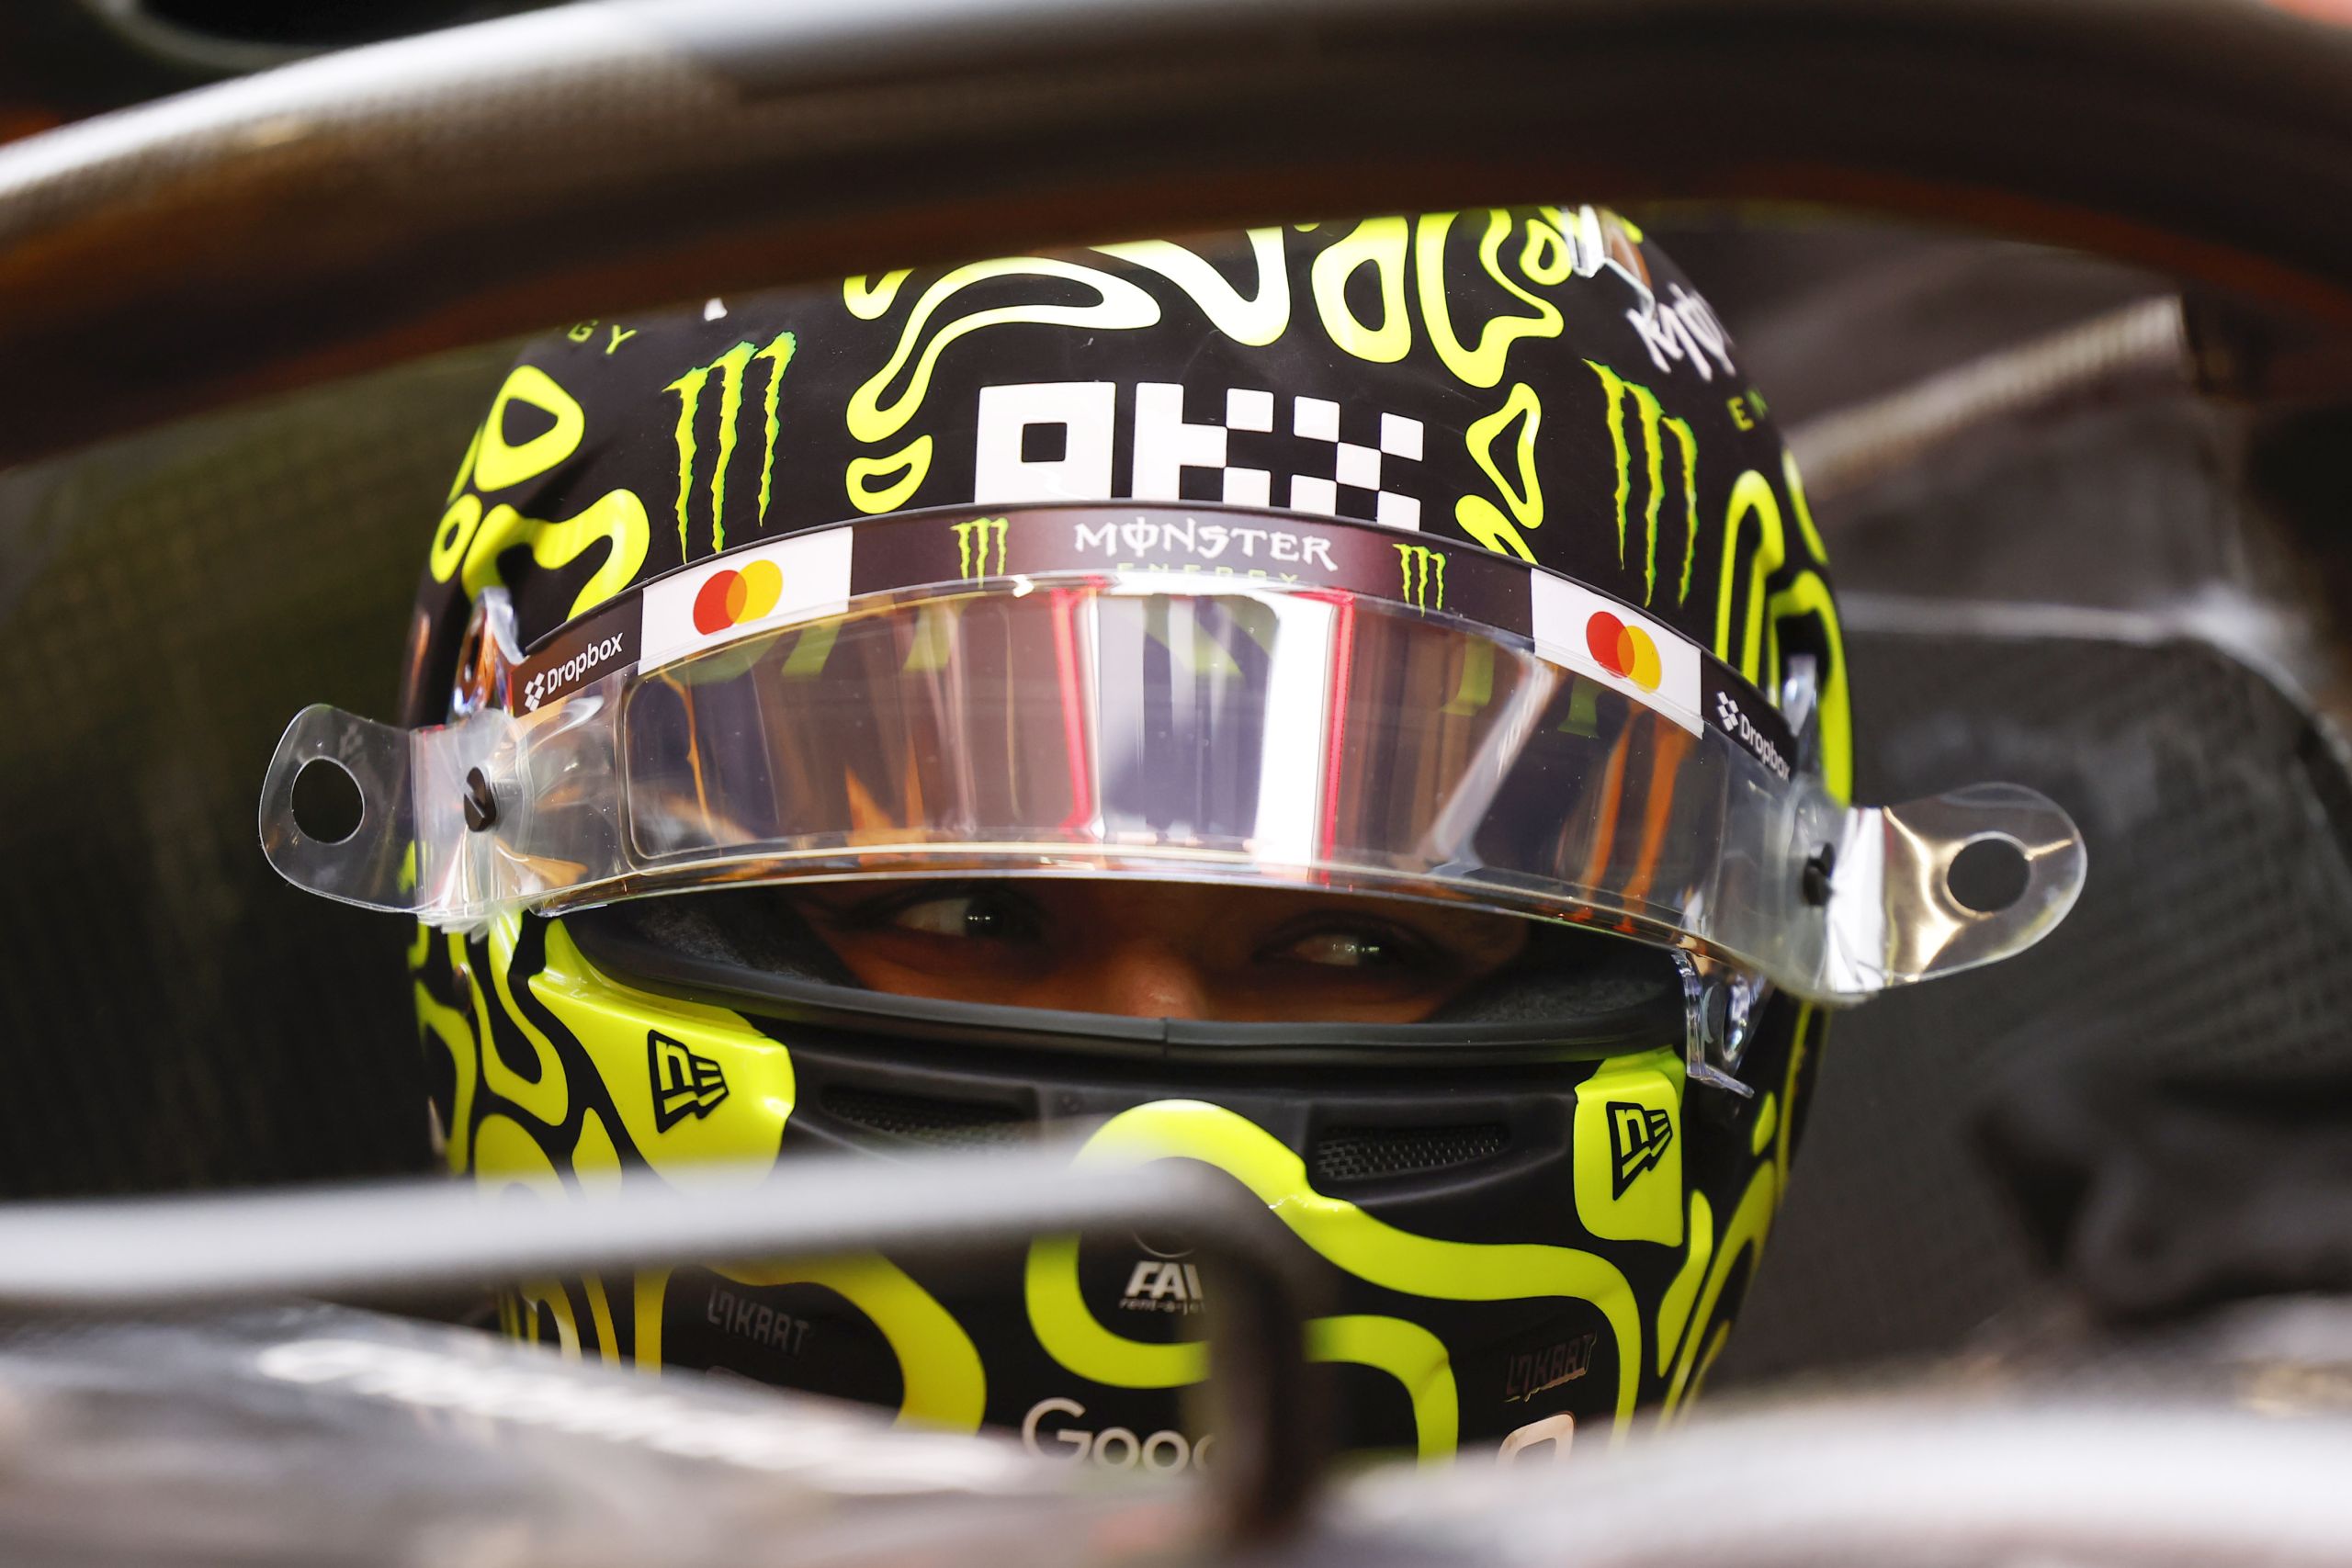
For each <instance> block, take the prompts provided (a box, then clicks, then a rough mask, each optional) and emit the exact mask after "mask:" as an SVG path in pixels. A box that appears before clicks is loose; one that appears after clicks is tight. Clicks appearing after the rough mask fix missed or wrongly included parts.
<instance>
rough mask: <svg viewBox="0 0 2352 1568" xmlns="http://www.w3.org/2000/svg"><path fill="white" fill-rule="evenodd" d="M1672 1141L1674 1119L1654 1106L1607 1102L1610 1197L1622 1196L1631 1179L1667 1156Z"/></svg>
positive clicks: (1619, 1101) (1630, 1183)
mask: <svg viewBox="0 0 2352 1568" xmlns="http://www.w3.org/2000/svg"><path fill="white" fill-rule="evenodd" d="M1673 1144H1674V1118H1673V1117H1671V1116H1669V1115H1668V1114H1667V1113H1666V1112H1665V1111H1661V1110H1659V1109H1658V1108H1657V1106H1654V1105H1638V1104H1634V1102H1632V1101H1630V1100H1611V1101H1610V1102H1609V1158H1610V1164H1611V1187H1612V1189H1613V1190H1612V1192H1611V1196H1612V1197H1618V1198H1623V1196H1624V1195H1625V1189H1626V1188H1628V1187H1631V1186H1632V1185H1633V1184H1634V1178H1635V1177H1638V1176H1640V1175H1641V1174H1642V1173H1643V1172H1644V1171H1645V1170H1648V1169H1649V1168H1651V1167H1653V1166H1655V1165H1657V1162H1658V1161H1660V1160H1662V1159H1664V1158H1665V1157H1666V1151H1667V1150H1668V1148H1670V1147H1672V1146H1673Z"/></svg>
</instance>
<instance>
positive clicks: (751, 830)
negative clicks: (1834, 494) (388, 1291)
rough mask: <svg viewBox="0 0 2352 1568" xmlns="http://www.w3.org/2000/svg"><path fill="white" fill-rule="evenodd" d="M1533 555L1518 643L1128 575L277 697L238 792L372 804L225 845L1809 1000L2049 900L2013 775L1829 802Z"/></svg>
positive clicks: (432, 902) (1982, 955)
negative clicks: (1032, 889) (476, 680)
mask: <svg viewBox="0 0 2352 1568" xmlns="http://www.w3.org/2000/svg"><path fill="white" fill-rule="evenodd" d="M1547 581H1556V580H1545V579H1542V578H1538V579H1536V592H1535V595H1534V600H1533V603H1534V604H1535V606H1536V609H1535V614H1536V616H1537V624H1536V626H1535V628H1534V629H1535V630H1536V631H1537V633H1538V634H1539V635H1538V636H1536V637H1525V636H1515V635H1512V634H1511V633H1510V632H1509V631H1505V630H1500V629H1497V628H1492V627H1488V626H1478V625H1476V624H1473V623H1471V622H1468V621H1465V620H1459V619H1453V618H1450V617H1448V616H1445V615H1436V614H1431V613H1429V612H1428V611H1427V610H1424V609H1420V608H1416V607H1410V606H1408V605H1407V604H1398V603H1391V602H1387V601H1384V600H1381V599H1376V598H1371V597H1366V596H1363V595H1361V594H1356V593H1351V592H1337V591H1332V590H1329V589H1327V588H1292V587H1276V586H1271V585H1267V584H1259V583H1253V584H1251V585H1250V586H1248V587H1246V588H1245V587H1227V586H1224V585H1223V584H1221V583H1219V582H1215V581H1204V580H1202V579H1201V578H1200V577H1198V576H1187V575H1185V574H1182V573H1170V572H1166V571H1159V570H1142V571H1136V570H1098V571H1093V572H1091V573H1088V574H1086V575H1084V576H1082V577H1081V576H1078V575H1075V574H1064V575H1058V576H1054V575H1049V576H1046V577H1043V578H1042V579H1040V580H1036V581H1032V580H1028V579H1018V580H1012V581H1007V582H1004V583H1003V584H1001V585H992V586H982V587H978V588H975V587H970V586H966V585H960V584H959V585H956V586H954V587H950V588H946V589H944V590H943V589H928V590H916V591H901V592H891V593H885V594H878V595H865V596H860V597H858V598H856V599H855V600H854V602H853V603H852V605H851V607H850V608H849V609H848V610H847V611H846V612H845V613H843V612H842V611H840V610H839V609H838V608H837V604H838V596H837V595H834V596H833V598H834V600H835V602H834V603H832V604H823V603H818V602H816V601H813V600H812V604H811V608H812V611H814V612H816V618H813V619H807V620H804V621H802V622H801V623H800V624H797V625H792V626H786V627H785V628H784V629H781V630H773V631H763V632H757V633H753V634H750V635H742V636H738V637H734V638H733V640H726V641H719V642H717V643H716V644H712V645H708V646H705V647H703V648H701V649H699V650H697V651H692V652H688V653H686V654H685V655H684V657H682V658H679V659H677V660H674V661H673V662H669V663H667V664H664V665H662V666H661V667H659V668H655V669H652V670H650V671H642V672H641V671H637V670H634V669H628V670H623V671H617V672H614V673H611V674H607V675H605V676H604V677H602V678H601V679H597V680H595V681H594V682H591V683H589V684H587V685H585V686H583V687H582V688H580V689H578V690H576V691H573V692H571V693H570V694H566V695H564V696H562V697H560V699H559V700H556V701H554V702H551V703H545V704H542V705H538V706H537V707H536V708H529V709H527V710H526V711H524V712H521V713H518V714H505V713H500V712H498V711H496V710H494V709H484V710H482V711H481V712H477V713H474V714H471V715H469V716H467V717H466V718H465V719H464V720H463V721H462V722H460V723H458V724H453V725H449V726H446V727H443V728H438V729H434V730H425V731H420V732H418V733H417V734H416V735H415V736H413V737H411V736H408V735H405V734H402V733H401V732H399V731H390V730H385V729H383V728H381V727H378V726H371V725H366V724H364V721H357V720H353V719H350V718H348V717H347V716H342V715H336V714H333V713H332V712H331V711H330V710H312V713H311V715H306V716H305V717H304V718H303V719H301V720H298V721H297V724H296V726H295V728H294V729H293V730H290V731H289V732H288V739H287V741H286V742H285V743H284V745H282V746H281V750H280V754H279V758H278V760H277V763H276V764H274V768H273V779H272V782H271V786H270V788H271V790H272V791H275V790H277V788H278V787H279V786H280V785H281V784H284V785H285V786H286V787H287V788H288V789H289V790H290V778H291V775H292V771H293V770H295V769H298V768H299V766H300V763H301V762H302V761H306V760H308V759H309V758H311V757H315V756H334V757H335V758H336V759H337V760H338V761H340V762H342V763H343V764H344V765H345V766H347V767H353V766H355V764H354V762H353V759H354V758H356V759H358V761H357V763H356V767H355V771H360V772H364V771H365V770H367V769H368V768H370V767H373V768H374V769H375V770H376V772H377V773H379V774H380V778H379V779H378V781H377V787H374V788H371V787H370V780H369V778H368V777H362V778H361V784H362V788H363V793H364V794H368V795H370V796H371V798H374V799H378V800H379V801H380V802H381V803H382V809H381V810H380V811H379V814H378V820H377V832H376V834H375V835H374V836H373V838H372V840H371V836H370V835H369V834H368V832H367V831H366V829H363V832H362V834H361V835H360V839H361V840H363V841H360V842H356V843H353V844H350V845H337V846H321V845H317V844H314V843H311V842H310V841H309V840H300V837H299V835H298V834H294V833H293V832H292V831H291V829H290V828H289V827H287V826H285V825H281V826H280V830H279V831H278V833H277V837H276V839H275V840H271V839H270V834H269V831H268V829H267V828H266V830H265V839H266V841H267V842H268V847H269V849H270V852H271V856H272V860H273V863H276V864H277V865H278V867H279V868H280V870H281V871H284V872H285V873H286V874H288V876H289V877H290V878H291V879H292V880H295V881H296V882H298V883H300V885H302V886H310V887H311V888H313V889H314V890H317V891H320V892H322V893H327V894H329V895H331V896H334V897H343V898H346V899H349V900H351V901H354V902H359V903H365V904H368V905H371V906H373V907H377V908H398V909H405V910H412V911H414V912H416V913H418V914H419V915H420V916H422V917H423V918H424V919H429V920H433V921H435V922H436V923H441V924H449V925H458V924H466V923H470V922H475V921H479V920H481V919H484V918H486V917H487V916H489V915H490V914H492V913H494V912H496V911H497V910H500V909H503V908H518V907H519V908H539V909H543V910H548V911H555V910H560V909H563V908H574V907H579V906H582V905H585V904H591V903H595V902H601V901H605V900H608V899H610V898H613V897H619V896H623V895H628V894H637V893H646V892H653V891H666V890H674V889H684V888H691V887H697V886H716V885H720V884H728V883H736V882H744V881H789V880H795V879H809V878H831V877H843V876H874V875H923V876H935V875H940V874H951V873H952V874H966V875H969V874H1026V875H1036V874H1047V875H1051V874H1081V875H1127V876H1141V877H1151V878H1159V879H1170V878H1173V879H1180V880H1195V881H1214V882H1238V883H1254V884H1261V885H1276V886H1324V887H1333V888H1340V889H1347V890H1354V891H1367V892H1384V893H1391V894H1397V895H1403V896H1408V897H1422V898H1440V899H1447V900H1458V901H1462V902H1464V903H1467V904H1470V905H1473V906H1476V907H1478V908H1487V909H1493V910H1497V911H1500V912H1506V913H1513V914H1523V915H1532V916H1538V917H1542V918H1545V919H1553V920H1557V921H1562V922H1566V923H1572V924H1578V925H1583V926H1586V927H1588V928H1590V929H1596V930H1608V931H1617V932H1621V933H1623V934H1626V935H1632V936H1635V937H1639V938H1643V939H1645V940H1648V941H1652V942H1668V943H1673V944H1676V945H1682V946H1689V947H1693V948H1696V949H1698V950H1700V951H1701V952H1702V953H1706V954H1709V955H1712V956H1713V957H1715V958H1718V959H1722V960H1725V961H1728V962H1730V963H1732V964H1736V965H1738V966H1740V967H1742V968H1745V969H1747V970H1749V971H1752V972H1755V973H1758V974H1760V975H1762V976H1765V977H1767V978H1769V979H1770V980H1772V981H1773V982H1774V983H1776V984H1778V985H1780V986H1781V987H1785V988H1788V989H1791V990H1793V991H1796V992H1798V993H1800V994H1803V995H1806V996H1810V997H1816V998H1824V999H1830V1000H1836V999H1851V998H1858V997H1860V996H1863V995H1867V994H1869V993H1871V992H1872V991H1876V990H1879V989H1882V988H1883V987H1886V986H1888V985H1891V984H1897V983H1901V982H1904V981H1908V980H1913V979H1917V978H1920V977H1923V976H1927V975H1929V974H1933V973H1938V972H1942V971H1945V970H1950V969H1954V968H1959V967H1964V966H1967V965H1969V964H1977V963H1983V962H1986V961H1988V960H1990V959H1993V958H1996V957H2000V956H2003V955H2005V954H2007V953H2011V952H2015V951H2017V950H2018V949H2020V948H2022V947H2024V946H2026V945H2030V943H2031V942H2033V941H2035V940H2038V939H2039V937H2040V936H2041V934H2042V933H2043V932H2044V931H2047V930H2048V929H2049V928H2050V927H2052V925H2054V924H2055V923H2056V921H2057V920H2058V919H2060V918H2061V917H2063V915H2064V912H2065V910H2066V908H2068V907H2069V906H2070V905H2071V903H2072V901H2073V899H2074V897H2075V893H2076V891H2077V890H2078V888H2079V886H2080V882H2081V875H2082V852H2081V846H2080V842H2079V840H2078V839H2077V837H2076V836H2075V831H2074V829H2073V825H2072V823H2070V822H2068V821H2067V820H2066V818H2064V814H2063V813H2061V812H2059V811H2058V809H2057V808H2056V807H2053V806H2051V805H2050V804H2049V803H2048V802H2047V801H2044V800H2042V799H2041V797H2040V796H2038V795H2032V794H2031V793H2030V792H2029V791H2024V790H2019V789H2015V788H2012V787H2009V786H1986V787H1983V788H1980V789H1979V790H1976V791H1973V792H1963V793H1962V794H1960V795H1951V796H1946V797H1942V798H1940V799H1939V800H1936V801H1929V802H1923V803H1917V804H1915V805H1914V806H1911V807H1901V808H1896V809H1894V810H1891V811H1878V810H1862V811H1856V810H1850V809H1849V808H1847V807H1843V806H1842V805H1840V804H1838V802H1836V801H1834V800H1833V799H1831V798H1830V797H1829V796H1828V795H1826V794H1825V793H1824V792H1823V791H1822V790H1821V789H1820V788H1819V786H1818V785H1817V784H1815V783H1814V782H1813V781H1812V780H1810V779H1809V778H1807V777H1805V776H1804V775H1797V776H1795V777H1793V778H1791V777H1784V776H1783V775H1782V772H1781V771H1780V770H1776V769H1775V768H1774V767H1772V766H1770V759H1767V758H1759V756H1758V754H1757V753H1756V751H1755V750H1753V749H1752V748H1751V747H1747V746H1743V744H1741V743H1740V742H1739V741H1738V740H1736V739H1732V738H1730V737H1729V736H1727V735H1725V734H1724V733H1722V732H1720V731H1719V730H1718V728H1716V727H1714V726H1711V725H1699V724H1694V723H1692V722H1691V720H1690V718H1689V716H1687V715H1686V714H1684V713H1682V712H1680V711H1679V710H1678V709H1677V707H1676V706H1675V705H1671V704H1667V703H1663V702H1659V701H1656V700H1649V696H1648V689H1649V688H1650V687H1653V686H1657V685H1660V684H1661V683H1671V682H1674V681H1683V682H1686V683H1687V685H1688V686H1689V688H1690V689H1691V690H1694V691H1695V690H1696V689H1697V683H1698V680H1699V674H1698V669H1697V665H1696V663H1695V660H1697V658H1698V655H1697V654H1696V653H1695V651H1691V650H1689V649H1688V645H1687V644H1684V645H1679V648H1675V649H1667V650H1666V651H1665V653H1664V655H1663V656H1661V654H1660V652H1659V650H1658V649H1657V647H1656V646H1655V644H1654V643H1653V642H1652V639H1650V638H1649V637H1648V636H1647V634H1642V635H1640V636H1631V635H1620V636H1616V637H1611V638H1599V637H1598V636H1597V634H1596V638H1595V640H1594V642H1593V644H1592V648H1593V651H1591V652H1590V653H1589V654H1588V655H1583V656H1580V658H1579V660H1563V659H1561V658H1559V657H1558V656H1557V655H1556V654H1555V653H1554V652H1553V650H1552V649H1549V648H1545V647H1544V645H1543V641H1542V638H1541V636H1540V633H1541V630H1542V624H1541V616H1542V614H1543V604H1544V595H1545V593H1546V592H1551V590H1549V589H1547V587H1546V586H1545V584H1546V582H1547ZM1562 586H1563V587H1564V588H1574V585H1572V584H1565V583H1562ZM822 592H823V593H825V594H830V592H831V591H830V590H824V591H822ZM1575 592H1577V593H1579V594H1588V596H1589V591H1586V590H1582V589H1575ZM1577 610H1578V613H1579V614H1588V618H1589V613H1588V612H1585V611H1584V610H1583V607H1582V605H1581V604H1578V606H1577ZM828 611H830V612H831V613H824V612H828ZM648 615H649V623H648V624H649V631H648V637H649V640H650V638H651V637H652V631H651V629H650V628H651V620H650V616H651V615H652V610H651V608H650V606H649V610H648ZM1629 619H1630V615H1629ZM1615 629H1616V630H1617V631H1619V632H1620V633H1623V632H1624V631H1625V630H1626V626H1625V625H1624V624H1623V623H1620V624H1619V625H1618V626H1617V627H1616V628H1615ZM1633 629H1634V631H1636V632H1638V630H1639V628H1638V626H1634V628H1633ZM1603 642H1605V643H1606V644H1607V646H1606V647H1602V646H1601V644H1602V643H1603ZM1539 649H1541V651H1540V652H1539ZM1603 655H1607V656H1608V658H1607V659H1604V658H1603V657H1602V656H1603ZM1677 658H1684V659H1686V660H1691V661H1693V662H1691V663H1689V664H1688V665H1687V666H1686V668H1687V669H1688V670H1689V671H1690V672H1689V673H1688V674H1687V675H1683V674H1679V673H1678V672H1677V671H1676V669H1675V668H1674V666H1673V665H1672V662H1671V661H1672V660H1675V659H1677ZM1611 660H1615V663H1612V662H1611ZM1618 664H1622V665H1623V666H1624V668H1623V669H1622V670H1621V669H1619V668H1617V665H1618ZM306 727H307V728H306ZM379 752H380V753H381V755H380V757H379V756H378V755H377V753H379ZM402 754H404V757H405V760H404V761H403V755H402ZM278 798H280V796H279V795H277V794H274V793H273V794H269V795H266V799H269V800H276V799H278ZM469 800H470V801H471V806H470V807H469ZM469 809H470V810H471V813H472V817H473V818H474V820H475V821H476V822H477V823H478V824H479V825H478V826H476V827H472V828H469V826H468V822H467V818H466V813H467V811H468V810H469ZM485 817H488V818H491V819H490V820H488V821H486V822H485V821H483V820H482V818H485ZM395 833H398V834H400V835H401V839H395V838H391V837H388V836H387V835H390V834H395ZM1986 838H1992V839H1996V840H2000V841H2002V842H2004V843H2007V844H2013V845H2015V846H2016V848H2017V852H2018V855H2019V856H2020V857H2021V858H2022V862H2023V865H2024V878H2023V880H2024V883H2025V886H2024V890H2023V892H2022V894H2021V895H2020V896H2019V897H2017V898H2016V900H2015V901H2014V902H2012V903H2010V904H2008V905H2007V907H2005V908H2000V909H1996V910H1991V911H1985V910H1980V909H1973V908H1967V907H1965V906H1963V905H1962V903H1960V902H1959V901H1958V900H1957V899H1955V898H1954V897H1952V896H1951V891H1950V889H1949V887H1948V886H1946V879H1945V870H1946V868H1947V867H1948V865H1949V863H1950V862H1951V859H1952V858H1953V857H1954V856H1955V855H1956V854H1957V853H1958V852H1960V850H1961V849H1962V847H1964V846H1965V845H1967V844H1969V843H1970V842H1973V841H1975V840H1983V839H1986ZM402 840H406V841H411V842H413V845H414V849H415V858H414V862H413V867H410V868H408V869H407V870H399V869H397V867H398V863H397V862H396V861H395V860H394V857H393V855H392V854H391V852H390V848H389V846H390V844H392V843H394V842H400V841H402ZM403 884H406V885H405V886H403Z"/></svg>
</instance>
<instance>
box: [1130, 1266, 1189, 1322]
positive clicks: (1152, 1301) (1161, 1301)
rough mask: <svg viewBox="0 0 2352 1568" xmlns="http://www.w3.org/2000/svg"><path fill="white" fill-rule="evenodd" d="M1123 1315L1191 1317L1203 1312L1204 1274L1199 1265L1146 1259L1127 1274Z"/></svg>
mask: <svg viewBox="0 0 2352 1568" xmlns="http://www.w3.org/2000/svg"><path fill="white" fill-rule="evenodd" d="M1119 1309H1120V1310H1121V1311H1122V1312H1159V1313H1174V1314H1178V1315H1180V1316H1190V1315H1192V1314H1194V1313H1197V1312H1199V1311H1200V1310H1201V1271H1200V1269H1199V1267H1198V1266H1197V1265H1194V1264H1191V1263H1181V1262H1177V1261H1174V1260H1172V1259H1160V1260H1159V1261H1154V1260H1153V1259H1151V1258H1144V1259H1142V1260H1141V1261H1140V1262H1138V1263H1136V1266H1135V1269H1134V1270H1133V1271H1132V1272H1130V1273H1129V1274H1128V1275H1127V1288H1126V1290H1125V1292H1122V1293H1121V1295H1120V1297H1119Z"/></svg>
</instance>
